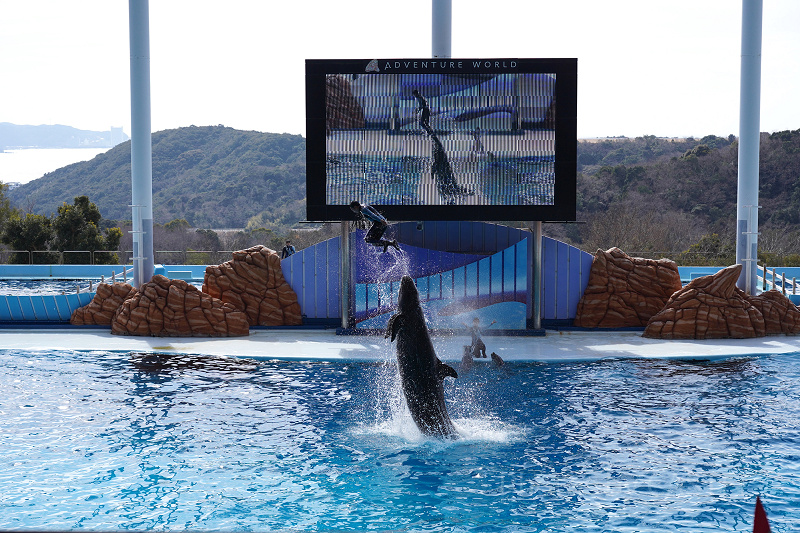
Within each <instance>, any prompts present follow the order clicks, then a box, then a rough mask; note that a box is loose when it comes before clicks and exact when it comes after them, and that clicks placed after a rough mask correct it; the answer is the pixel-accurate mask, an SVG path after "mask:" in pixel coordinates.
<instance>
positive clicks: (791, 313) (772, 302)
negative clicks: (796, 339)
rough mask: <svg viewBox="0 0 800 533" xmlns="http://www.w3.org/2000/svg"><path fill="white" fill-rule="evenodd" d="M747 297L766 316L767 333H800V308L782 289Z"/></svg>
mask: <svg viewBox="0 0 800 533" xmlns="http://www.w3.org/2000/svg"><path fill="white" fill-rule="evenodd" d="M746 298H747V300H748V301H749V302H750V303H751V304H752V305H753V307H755V308H756V309H758V310H759V311H760V312H761V315H762V316H763V317H764V325H765V329H766V334H767V335H777V334H779V333H784V334H786V335H797V334H798V333H800V309H798V308H797V306H796V305H794V304H793V303H792V302H791V300H789V298H787V297H786V296H785V295H784V294H783V293H781V292H780V291H776V290H771V291H767V292H763V293H761V294H759V295H758V296H749V295H748V296H746Z"/></svg>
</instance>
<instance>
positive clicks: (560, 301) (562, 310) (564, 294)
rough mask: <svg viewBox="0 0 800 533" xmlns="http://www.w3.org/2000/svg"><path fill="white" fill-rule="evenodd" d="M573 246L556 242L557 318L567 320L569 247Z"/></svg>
mask: <svg viewBox="0 0 800 533" xmlns="http://www.w3.org/2000/svg"><path fill="white" fill-rule="evenodd" d="M570 248H571V246H569V245H567V244H565V243H563V242H560V241H559V242H558V243H557V244H556V254H557V257H556V316H555V318H556V319H557V320H565V319H568V318H570V316H569V281H570V280H569V277H570V276H569V273H570V272H569V249H570Z"/></svg>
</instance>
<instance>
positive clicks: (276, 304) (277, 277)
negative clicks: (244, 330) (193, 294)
mask: <svg viewBox="0 0 800 533" xmlns="http://www.w3.org/2000/svg"><path fill="white" fill-rule="evenodd" d="M203 292H205V293H208V294H210V295H211V296H213V297H215V298H219V299H220V300H222V301H223V302H226V303H228V304H231V305H232V306H234V307H235V308H236V309H239V310H241V311H244V313H245V314H246V315H247V319H248V321H249V323H250V325H251V326H296V325H300V324H302V316H301V314H300V304H298V303H297V294H296V293H295V292H294V291H293V290H292V288H291V287H290V286H289V284H288V283H287V282H286V280H285V279H284V277H283V270H281V259H280V256H278V254H277V253H276V252H275V251H274V250H270V249H269V248H267V247H266V246H261V245H259V246H254V247H252V248H248V249H247V250H241V251H238V252H234V253H233V259H232V260H231V261H226V262H225V263H222V264H221V265H218V266H209V267H206V275H205V280H204V281H203Z"/></svg>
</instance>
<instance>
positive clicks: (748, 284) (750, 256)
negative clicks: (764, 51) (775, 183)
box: [736, 0, 763, 294]
mask: <svg viewBox="0 0 800 533" xmlns="http://www.w3.org/2000/svg"><path fill="white" fill-rule="evenodd" d="M762 8H763V0H742V65H741V80H740V94H739V182H738V183H739V185H738V191H737V201H736V202H737V203H736V263H737V264H740V265H742V273H741V275H740V276H739V280H738V281H737V285H738V287H739V288H740V289H742V290H743V291H745V292H746V293H748V294H756V291H757V279H758V278H757V273H756V268H757V267H758V265H757V263H756V262H757V260H758V208H759V205H758V183H759V178H758V150H759V141H760V139H759V137H760V135H761V133H760V117H761V17H762V11H763V9H762Z"/></svg>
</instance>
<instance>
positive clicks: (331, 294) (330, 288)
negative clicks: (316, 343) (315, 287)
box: [317, 237, 342, 318]
mask: <svg viewBox="0 0 800 533" xmlns="http://www.w3.org/2000/svg"><path fill="white" fill-rule="evenodd" d="M340 241H341V237H336V238H334V239H329V240H328V241H326V243H327V246H326V249H325V255H326V257H327V258H328V264H327V265H326V266H325V268H326V270H327V272H328V277H327V281H326V283H327V287H326V288H325V294H326V298H327V301H326V312H325V316H324V318H341V316H342V310H341V306H340V305H339V298H340V279H339V278H340V276H341V271H342V265H341V258H340V255H339V242H340ZM317 318H323V317H319V316H318V317H317Z"/></svg>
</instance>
